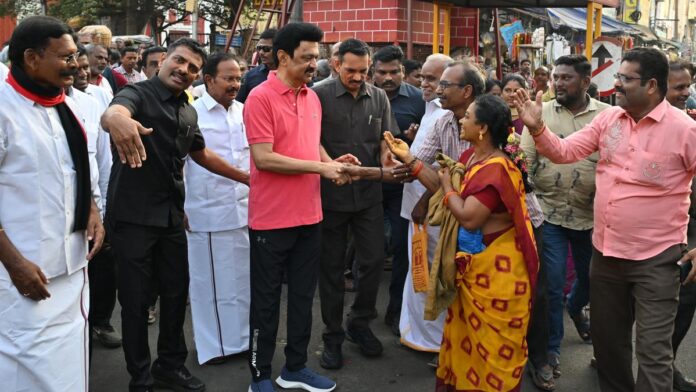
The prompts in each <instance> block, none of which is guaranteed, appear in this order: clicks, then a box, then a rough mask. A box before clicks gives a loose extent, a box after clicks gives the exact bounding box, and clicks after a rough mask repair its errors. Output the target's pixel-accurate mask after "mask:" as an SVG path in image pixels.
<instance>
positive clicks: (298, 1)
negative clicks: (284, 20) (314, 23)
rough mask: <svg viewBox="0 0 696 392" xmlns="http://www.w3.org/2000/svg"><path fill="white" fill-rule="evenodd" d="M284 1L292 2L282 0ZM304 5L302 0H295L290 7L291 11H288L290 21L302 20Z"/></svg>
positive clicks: (297, 21)
mask: <svg viewBox="0 0 696 392" xmlns="http://www.w3.org/2000/svg"><path fill="white" fill-rule="evenodd" d="M283 1H284V2H288V1H289V2H292V0H283ZM303 12H304V7H303V4H302V0H295V4H294V5H293V7H292V12H291V13H290V21H289V22H290V23H299V22H302V18H303Z"/></svg>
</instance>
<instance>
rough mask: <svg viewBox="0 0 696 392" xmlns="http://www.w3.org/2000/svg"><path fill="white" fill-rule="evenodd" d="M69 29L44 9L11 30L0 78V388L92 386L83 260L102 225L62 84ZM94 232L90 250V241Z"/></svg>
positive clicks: (70, 61)
mask: <svg viewBox="0 0 696 392" xmlns="http://www.w3.org/2000/svg"><path fill="white" fill-rule="evenodd" d="M72 34H74V32H73V30H72V29H71V28H70V27H68V26H67V25H65V24H64V23H63V22H61V21H59V20H57V19H55V18H51V17H44V16H35V17H29V18H26V19H24V20H23V21H22V22H21V23H20V24H19V25H18V26H17V27H16V28H15V30H14V32H13V34H12V38H11V39H10V49H9V57H10V60H11V61H12V69H11V71H10V74H9V76H8V79H7V83H6V84H4V85H2V86H1V87H0V261H1V262H2V266H3V268H0V380H2V381H1V382H2V387H0V389H2V390H3V391H32V392H35V391H36V392H43V391H56V392H58V391H61V392H62V391H65V392H68V391H69V392H74V391H77V392H79V391H87V390H88V385H89V384H88V377H87V374H88V372H87V364H88V352H87V336H88V335H87V333H88V330H87V315H88V309H89V304H88V299H89V287H88V279H87V270H86V266H87V260H88V259H91V257H92V256H93V255H94V254H96V253H97V252H98V251H99V249H100V248H101V244H102V240H103V238H104V228H103V226H102V223H101V219H100V217H99V209H98V208H97V205H96V203H95V201H94V196H95V194H96V192H97V191H96V183H92V181H91V179H90V164H89V155H88V145H87V137H86V135H85V131H84V128H83V125H82V124H81V122H80V119H81V118H83V116H82V114H81V113H80V111H79V109H78V108H77V106H76V105H75V102H74V101H73V100H72V99H71V98H70V97H66V94H65V91H64V88H65V87H67V86H68V85H69V84H71V83H72V81H73V79H74V76H75V74H76V70H77V62H76V58H77V47H76V46H75V43H74V41H73V39H72ZM90 240H91V241H93V246H92V250H91V252H90V253H89V254H88V251H87V249H88V247H87V243H88V241H90Z"/></svg>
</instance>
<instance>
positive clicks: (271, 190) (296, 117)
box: [244, 71, 323, 230]
mask: <svg viewBox="0 0 696 392" xmlns="http://www.w3.org/2000/svg"><path fill="white" fill-rule="evenodd" d="M321 113H322V111H321V103H320V102H319V97H318V96H317V94H316V93H315V92H314V91H312V90H310V89H308V88H307V87H306V86H303V87H302V88H301V89H300V91H299V92H298V93H297V94H295V90H294V89H291V88H290V87H288V86H286V85H285V84H284V83H283V82H281V81H280V80H279V79H278V78H277V76H276V72H275V71H271V72H270V73H269V74H268V79H267V80H266V81H265V82H263V83H261V84H260V85H258V86H257V87H256V88H254V89H253V90H252V91H251V93H250V94H249V97H248V98H247V100H246V102H245V104H244V125H246V130H247V139H248V140H249V144H250V145H253V144H260V143H271V144H272V145H273V152H275V153H277V154H281V155H284V156H286V157H290V158H295V159H301V160H305V161H315V162H319V161H320V156H319V144H320V137H321ZM322 217H323V215H322V210H321V193H320V183H319V175H318V174H280V173H275V172H270V171H265V170H259V169H258V168H257V167H256V164H255V162H254V160H253V159H252V160H251V177H250V187H249V227H251V228H252V229H254V230H273V229H283V228H289V227H297V226H304V225H312V224H316V223H319V222H320V221H321V220H322Z"/></svg>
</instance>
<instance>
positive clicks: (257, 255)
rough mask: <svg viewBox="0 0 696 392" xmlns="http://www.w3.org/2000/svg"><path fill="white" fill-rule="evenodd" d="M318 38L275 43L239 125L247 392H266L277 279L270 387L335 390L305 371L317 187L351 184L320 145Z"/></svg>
mask: <svg viewBox="0 0 696 392" xmlns="http://www.w3.org/2000/svg"><path fill="white" fill-rule="evenodd" d="M323 35H324V33H323V32H322V31H321V30H320V29H319V28H318V27H316V26H314V25H311V24H307V23H291V24H289V25H287V26H285V27H284V28H282V29H281V30H280V31H278V33H277V34H276V37H275V39H274V42H273V57H274V58H275V62H276V64H278V69H277V71H271V73H270V74H269V75H268V79H267V80H266V81H265V82H263V83H262V84H260V85H259V86H258V87H256V88H255V89H254V90H252V92H251V93H250V94H249V97H248V98H247V100H246V103H245V105H244V124H245V125H246V127H247V138H248V140H249V145H250V147H251V156H252V160H251V178H250V191H249V240H250V243H251V244H250V245H251V311H250V313H251V314H250V322H249V324H250V329H251V331H250V344H249V347H250V349H251V350H250V356H249V365H250V368H251V373H252V378H253V380H252V383H251V386H250V387H249V391H251V392H272V391H274V389H273V383H272V382H271V361H272V359H273V352H274V351H275V344H276V334H277V331H278V318H279V314H280V292H281V285H282V280H283V270H284V269H285V270H287V278H288V291H289V292H288V327H287V331H288V336H287V341H288V344H287V347H286V348H285V356H286V362H285V366H284V367H283V369H282V371H281V374H280V377H278V379H277V380H276V382H277V383H278V385H280V386H281V387H283V388H302V389H305V390H308V391H316V392H320V391H327V392H328V391H332V390H333V389H334V388H336V383H335V382H333V381H331V380H329V379H328V378H326V377H323V376H321V375H319V374H316V373H314V372H313V371H311V370H310V369H309V368H307V367H306V366H305V363H306V362H307V345H308V344H309V338H310V333H311V329H312V328H311V327H312V301H313V298H314V292H315V290H316V285H317V275H318V272H319V254H320V250H321V238H320V233H321V231H320V229H319V222H321V220H322V210H321V196H320V186H319V178H320V176H321V177H324V178H327V179H330V180H333V181H334V182H335V183H337V184H342V183H344V182H346V180H350V179H349V178H348V177H347V175H346V174H344V173H343V172H342V171H343V169H342V168H343V165H344V163H359V162H357V160H356V159H355V158H354V157H353V156H352V155H346V156H342V157H340V158H338V159H336V160H335V161H332V160H331V158H329V156H328V154H327V153H326V151H324V150H323V148H322V147H321V146H320V144H319V139H320V135H321V104H320V102H319V98H318V97H317V95H316V93H314V92H313V91H312V90H309V89H308V88H307V86H306V83H307V82H309V81H310V80H311V78H312V75H313V74H314V71H315V70H316V66H317V59H318V57H319V42H320V41H321V39H322V37H323Z"/></svg>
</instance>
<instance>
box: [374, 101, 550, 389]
mask: <svg viewBox="0 0 696 392" xmlns="http://www.w3.org/2000/svg"><path fill="white" fill-rule="evenodd" d="M460 125H461V131H460V138H461V139H463V140H467V141H469V142H470V143H471V145H472V148H470V149H468V150H466V151H465V152H464V153H463V154H462V155H461V157H459V162H458V163H456V165H454V163H449V164H448V165H453V166H454V170H455V171H456V173H457V175H456V176H454V175H453V176H450V171H449V169H448V168H443V169H441V170H440V171H439V172H438V173H435V172H434V171H433V170H432V169H430V168H429V167H428V166H426V165H424V164H423V162H420V161H419V160H417V159H415V158H414V157H413V155H412V154H411V153H410V152H409V150H408V146H407V145H406V143H404V142H402V141H400V140H398V139H395V138H394V137H393V136H392V135H391V134H389V133H385V140H386V142H387V145H388V146H389V149H390V150H391V151H392V153H393V154H394V155H395V156H396V157H397V158H398V159H399V160H401V161H402V162H404V163H406V164H407V165H408V166H409V167H410V170H411V175H412V176H413V177H415V178H417V179H418V181H420V182H421V183H423V185H425V186H426V187H427V188H428V189H429V190H430V191H432V192H434V193H435V192H436V191H437V190H438V188H439V187H440V186H441V187H442V191H440V192H438V193H436V195H435V196H434V198H433V199H435V198H436V197H437V196H438V195H442V194H443V193H444V197H442V204H444V208H446V209H447V210H448V212H445V214H442V207H440V205H438V204H434V201H433V199H431V201H430V208H431V210H429V215H430V217H431V223H432V221H433V217H434V216H436V215H438V216H440V217H442V216H443V215H446V214H447V213H451V216H447V217H445V218H441V219H438V221H439V222H441V224H442V226H441V232H440V238H439V242H438V249H437V250H436V253H438V252H439V254H440V255H441V256H444V255H456V256H454V258H455V260H454V261H455V265H454V266H453V265H452V263H451V257H452V256H449V257H450V258H449V261H450V263H449V264H448V265H445V264H443V266H442V267H439V264H438V257H436V260H435V261H434V263H433V271H432V272H431V275H430V278H431V279H430V286H431V289H433V288H435V287H437V288H438V290H441V292H440V293H437V290H436V291H435V294H434V296H433V297H432V298H435V299H434V305H433V306H432V307H431V310H432V313H437V312H438V311H439V309H441V308H442V306H440V302H439V300H442V299H446V300H449V299H451V298H454V299H453V300H452V301H451V302H450V303H449V306H448V308H447V318H446V321H445V328H444V334H443V339H442V345H441V347H440V356H439V366H438V369H437V382H436V391H437V392H464V391H466V392H470V391H471V392H473V391H485V392H488V391H506V392H507V391H519V389H520V380H521V377H522V370H523V368H524V366H525V363H526V362H527V344H526V334H527V326H528V324H529V314H530V309H531V305H532V302H531V301H532V298H533V295H532V294H533V293H534V290H535V287H536V276H537V271H538V267H539V260H538V257H537V251H536V245H535V243H534V235H533V232H532V224H531V221H530V219H529V214H528V213H527V206H526V204H525V192H526V189H527V188H528V187H529V185H528V183H527V180H526V170H525V167H524V164H525V163H524V158H523V156H521V152H520V150H519V145H518V144H517V142H516V140H517V139H516V138H515V136H514V135H512V136H511V131H510V129H511V125H512V119H511V114H510V109H509V107H508V105H507V104H506V103H505V101H503V100H502V99H501V98H500V97H496V96H492V95H483V96H480V97H478V98H477V99H476V101H475V102H474V103H472V104H471V105H470V106H469V108H468V109H467V111H466V113H465V115H464V117H463V118H462V119H461V120H460ZM508 138H509V140H510V143H508ZM447 161H450V160H449V158H446V157H444V158H443V159H441V162H443V163H446V162H447ZM462 172H463V175H461V173H462ZM438 176H439V178H438ZM460 177H461V181H457V183H456V184H453V178H460ZM438 179H439V181H438ZM443 191H444V192H443ZM451 218H454V219H455V220H456V222H455V224H451V222H452V219H451ZM450 247H451V248H450ZM455 247H456V248H457V252H456V253H455V249H454V248H455ZM443 249H444V250H443ZM440 259H441V260H442V258H441V257H440ZM442 263H446V261H445V260H442ZM438 268H441V269H442V271H444V272H441V273H440V272H438ZM434 277H436V278H437V279H434ZM450 277H451V280H454V281H453V282H450ZM438 279H439V280H438ZM450 288H451V292H450ZM429 294H430V293H429ZM430 298H431V297H429V299H430ZM445 303H447V302H445ZM432 313H429V312H428V304H427V303H426V316H427V317H432V316H437V314H432Z"/></svg>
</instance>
